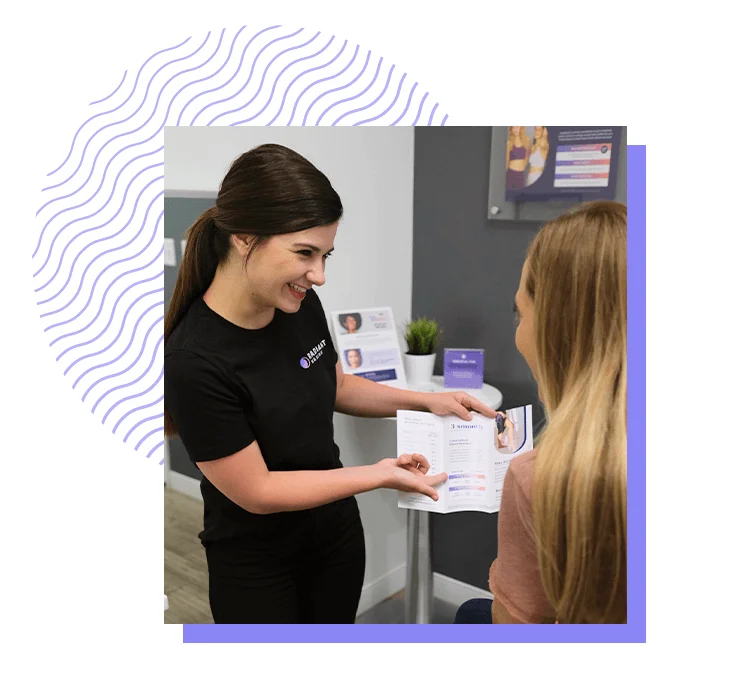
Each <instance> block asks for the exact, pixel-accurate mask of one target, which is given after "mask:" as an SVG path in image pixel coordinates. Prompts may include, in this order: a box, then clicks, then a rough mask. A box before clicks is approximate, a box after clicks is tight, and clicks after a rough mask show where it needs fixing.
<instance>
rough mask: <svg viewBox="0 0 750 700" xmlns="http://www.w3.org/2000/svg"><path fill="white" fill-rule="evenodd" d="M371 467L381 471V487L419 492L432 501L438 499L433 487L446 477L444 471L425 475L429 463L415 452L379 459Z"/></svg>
mask: <svg viewBox="0 0 750 700" xmlns="http://www.w3.org/2000/svg"><path fill="white" fill-rule="evenodd" d="M373 467H374V468H375V469H377V470H378V471H379V472H380V473H381V478H382V488H386V489H396V490H398V491H405V492H406V493H421V494H424V495H425V496H429V497H430V498H431V499H432V500H433V501H437V500H438V494H437V491H436V490H435V489H434V487H435V486H438V485H440V484H442V483H443V482H444V481H446V480H447V479H448V475H447V474H445V473H443V474H435V475H433V476H427V472H428V471H429V469H430V463H429V462H428V461H427V458H426V457H425V456H424V455H421V454H418V453H417V452H415V453H413V454H402V455H401V456H400V457H398V458H397V459H381V460H380V461H379V462H377V463H376V464H374V465H373Z"/></svg>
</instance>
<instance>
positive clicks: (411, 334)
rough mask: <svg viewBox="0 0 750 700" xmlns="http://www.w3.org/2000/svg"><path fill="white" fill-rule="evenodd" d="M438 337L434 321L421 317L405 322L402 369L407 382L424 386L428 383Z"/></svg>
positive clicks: (433, 366) (433, 367) (437, 328)
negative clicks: (404, 347)
mask: <svg viewBox="0 0 750 700" xmlns="http://www.w3.org/2000/svg"><path fill="white" fill-rule="evenodd" d="M439 338H440V327H439V326H438V324H437V322H436V321H432V320H430V319H427V318H425V317H422V318H418V319H417V320H416V321H412V322H411V323H409V324H407V326H406V331H405V333H404V339H405V340H406V347H407V351H406V355H404V370H406V380H407V381H408V382H409V384H412V385H415V386H424V385H428V384H429V383H430V381H431V379H432V372H433V370H434V369H435V357H436V356H437V344H438V339H439Z"/></svg>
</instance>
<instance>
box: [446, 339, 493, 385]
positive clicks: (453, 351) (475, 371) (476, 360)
mask: <svg viewBox="0 0 750 700" xmlns="http://www.w3.org/2000/svg"><path fill="white" fill-rule="evenodd" d="M443 384H444V386H445V387H446V388H449V389H481V388H482V385H483V384H484V350H475V349H470V350H462V349H460V348H446V349H445V357H444V360H443Z"/></svg>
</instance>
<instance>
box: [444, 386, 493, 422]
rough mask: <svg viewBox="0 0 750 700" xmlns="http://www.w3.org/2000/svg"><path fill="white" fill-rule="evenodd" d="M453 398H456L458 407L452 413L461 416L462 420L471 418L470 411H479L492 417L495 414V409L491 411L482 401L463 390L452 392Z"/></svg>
mask: <svg viewBox="0 0 750 700" xmlns="http://www.w3.org/2000/svg"><path fill="white" fill-rule="evenodd" d="M453 398H455V399H456V401H457V402H458V404H459V406H460V408H458V410H456V411H454V413H455V414H456V415H457V416H458V417H459V418H463V419H464V420H471V411H476V412H477V413H481V414H482V415H483V416H487V418H494V417H495V415H496V413H495V411H493V410H492V409H491V408H490V407H489V406H487V405H486V404H484V403H482V402H481V401H480V400H479V399H475V398H474V397H473V396H471V395H470V394H467V393H466V392H465V391H459V392H456V393H455V394H453Z"/></svg>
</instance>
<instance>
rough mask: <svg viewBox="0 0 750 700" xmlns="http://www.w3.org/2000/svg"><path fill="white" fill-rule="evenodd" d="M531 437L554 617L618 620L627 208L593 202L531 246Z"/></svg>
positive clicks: (540, 546) (623, 523) (538, 523)
mask: <svg viewBox="0 0 750 700" xmlns="http://www.w3.org/2000/svg"><path fill="white" fill-rule="evenodd" d="M526 288H527V291H528V293H529V295H530V296H531V298H532V299H533V301H534V324H535V330H534V334H535V339H534V340H535V346H536V354H537V380H538V382H539V389H540V396H541V398H542V401H543V402H544V407H545V412H546V414H547V426H546V428H545V430H544V432H543V435H542V436H541V439H540V440H539V442H538V448H537V451H536V462H535V470H534V490H533V495H532V507H533V528H534V532H535V535H536V538H537V552H538V558H539V569H540V572H541V579H542V584H543V586H544V590H545V593H546V594H547V597H548V598H549V600H550V602H551V603H552V605H553V607H554V608H555V610H556V612H557V615H558V619H559V621H560V622H561V623H592V624H595V623H625V622H627V208H626V207H625V206H624V205H623V204H618V203H615V202H591V203H589V204H586V205H584V206H582V207H580V208H578V209H576V210H574V211H572V212H568V213H566V214H564V215H562V216H560V217H559V218H557V219H555V220H554V221H551V222H549V223H548V224H546V225H545V226H544V227H543V228H542V230H541V231H540V232H539V234H538V235H537V236H536V238H535V239H534V241H533V242H532V244H531V247H530V249H529V253H528V257H527V282H526Z"/></svg>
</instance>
